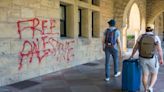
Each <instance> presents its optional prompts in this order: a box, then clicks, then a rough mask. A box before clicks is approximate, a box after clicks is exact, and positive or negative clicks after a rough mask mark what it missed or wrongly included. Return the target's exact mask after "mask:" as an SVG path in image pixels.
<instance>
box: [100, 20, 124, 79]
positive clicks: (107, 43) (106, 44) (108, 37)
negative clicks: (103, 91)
mask: <svg viewBox="0 0 164 92" xmlns="http://www.w3.org/2000/svg"><path fill="white" fill-rule="evenodd" d="M107 23H108V24H109V28H107V29H106V30H105V32H104V35H103V39H102V45H103V51H104V52H105V75H106V78H105V80H106V81H109V80H110V63H109V62H110V55H112V57H113V62H114V77H118V76H120V75H121V72H120V71H119V52H120V56H121V46H120V31H119V30H118V29H117V28H116V27H115V24H116V22H115V20H114V19H111V20H110V21H108V22H107Z"/></svg>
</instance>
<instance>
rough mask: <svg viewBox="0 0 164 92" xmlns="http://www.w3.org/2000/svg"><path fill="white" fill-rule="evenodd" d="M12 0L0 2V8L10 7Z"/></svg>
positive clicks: (1, 0) (0, 0)
mask: <svg viewBox="0 0 164 92" xmlns="http://www.w3.org/2000/svg"><path fill="white" fill-rule="evenodd" d="M11 5H12V0H0V7H10V6H11Z"/></svg>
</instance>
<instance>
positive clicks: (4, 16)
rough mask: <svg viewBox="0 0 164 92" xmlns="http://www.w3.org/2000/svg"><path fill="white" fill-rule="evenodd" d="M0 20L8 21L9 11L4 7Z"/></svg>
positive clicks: (1, 10) (0, 11)
mask: <svg viewBox="0 0 164 92" xmlns="http://www.w3.org/2000/svg"><path fill="white" fill-rule="evenodd" d="M0 21H3V22H4V21H7V11H6V10H5V9H3V8H1V9H0Z"/></svg>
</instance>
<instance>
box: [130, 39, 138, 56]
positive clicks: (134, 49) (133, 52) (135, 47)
mask: <svg viewBox="0 0 164 92" xmlns="http://www.w3.org/2000/svg"><path fill="white" fill-rule="evenodd" d="M138 47H139V44H138V42H136V44H135V46H134V48H133V51H132V54H131V55H130V57H129V58H133V56H134V54H135V53H136V51H137V50H138Z"/></svg>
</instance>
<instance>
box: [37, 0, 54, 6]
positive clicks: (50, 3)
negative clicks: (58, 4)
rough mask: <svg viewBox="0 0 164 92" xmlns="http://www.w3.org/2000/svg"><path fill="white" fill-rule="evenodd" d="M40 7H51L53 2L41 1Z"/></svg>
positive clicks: (52, 0)
mask: <svg viewBox="0 0 164 92" xmlns="http://www.w3.org/2000/svg"><path fill="white" fill-rule="evenodd" d="M40 2H41V5H42V6H46V7H53V5H54V0H41V1H40Z"/></svg>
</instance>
